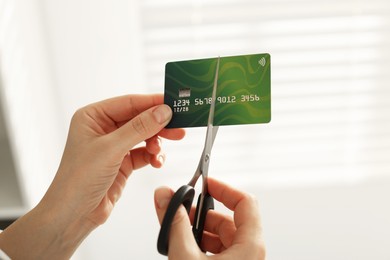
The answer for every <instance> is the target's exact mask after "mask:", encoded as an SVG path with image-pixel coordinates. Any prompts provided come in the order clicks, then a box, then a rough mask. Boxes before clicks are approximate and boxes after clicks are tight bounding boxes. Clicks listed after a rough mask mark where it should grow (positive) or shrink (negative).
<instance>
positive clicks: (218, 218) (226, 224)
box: [204, 210, 236, 248]
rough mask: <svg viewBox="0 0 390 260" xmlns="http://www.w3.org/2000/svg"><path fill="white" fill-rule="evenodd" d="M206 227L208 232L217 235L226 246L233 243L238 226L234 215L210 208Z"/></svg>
mask: <svg viewBox="0 0 390 260" xmlns="http://www.w3.org/2000/svg"><path fill="white" fill-rule="evenodd" d="M204 229H205V231H207V232H208V233H210V234H214V235H216V236H217V237H218V239H219V240H220V241H221V243H222V244H223V246H224V247H225V248H228V247H230V246H231V245H232V242H233V237H234V234H235V232H236V226H235V224H234V221H233V218H232V217H230V216H227V215H224V214H221V213H219V212H217V211H214V210H209V211H208V212H207V216H206V223H205V227H204Z"/></svg>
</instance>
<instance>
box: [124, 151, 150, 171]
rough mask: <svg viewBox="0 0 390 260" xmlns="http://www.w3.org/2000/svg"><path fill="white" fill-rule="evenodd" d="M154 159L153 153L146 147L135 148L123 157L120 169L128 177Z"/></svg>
mask: <svg viewBox="0 0 390 260" xmlns="http://www.w3.org/2000/svg"><path fill="white" fill-rule="evenodd" d="M151 160H152V155H151V154H150V153H148V151H147V150H146V148H145V147H139V148H136V149H133V150H131V151H129V152H128V153H127V155H126V156H125V157H124V158H123V161H122V165H121V167H120V170H121V171H122V172H123V173H124V174H125V176H126V177H127V178H128V177H129V176H130V174H131V173H132V171H133V170H137V169H140V168H142V167H144V166H146V165H148V164H150V161H151Z"/></svg>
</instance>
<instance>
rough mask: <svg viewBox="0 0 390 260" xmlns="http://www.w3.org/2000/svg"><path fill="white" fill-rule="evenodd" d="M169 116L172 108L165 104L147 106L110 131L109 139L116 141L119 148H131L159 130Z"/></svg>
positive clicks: (166, 122)
mask: <svg viewBox="0 0 390 260" xmlns="http://www.w3.org/2000/svg"><path fill="white" fill-rule="evenodd" d="M171 118H172V110H171V108H170V107H169V106H167V105H159V106H156V107H152V108H149V109H148V110H146V111H144V112H141V113H140V114H139V115H137V116H136V117H134V118H133V119H131V120H130V121H129V122H127V123H126V124H125V125H123V126H122V127H120V128H119V129H117V130H116V131H114V132H112V133H111V134H110V138H111V139H112V140H110V141H113V142H114V143H117V144H118V147H119V148H121V149H126V150H128V149H131V148H132V147H134V146H135V145H136V144H138V143H140V142H142V141H144V140H146V139H149V138H151V137H152V136H154V135H156V134H157V133H158V132H160V131H161V129H163V128H164V127H165V126H166V125H167V124H168V122H169V121H170V120H171Z"/></svg>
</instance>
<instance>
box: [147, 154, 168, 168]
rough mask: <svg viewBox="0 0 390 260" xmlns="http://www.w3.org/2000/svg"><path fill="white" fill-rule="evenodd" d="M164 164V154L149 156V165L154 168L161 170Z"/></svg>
mask: <svg viewBox="0 0 390 260" xmlns="http://www.w3.org/2000/svg"><path fill="white" fill-rule="evenodd" d="M164 162H165V154H163V153H159V154H157V155H154V154H153V155H151V159H150V165H152V167H154V168H161V167H162V166H163V165H164Z"/></svg>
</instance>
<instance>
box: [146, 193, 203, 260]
mask: <svg viewBox="0 0 390 260" xmlns="http://www.w3.org/2000/svg"><path fill="white" fill-rule="evenodd" d="M172 196H173V191H172V190H171V189H170V188H166V187H161V188H158V189H157V190H156V191H155V193H154V201H155V207H156V212H157V216H158V219H159V221H160V223H161V222H162V220H163V217H164V215H165V212H166V210H167V207H168V204H169V202H170V200H171V198H172ZM199 253H201V251H200V250H199V247H198V245H197V244H196V241H195V238H194V235H193V233H192V229H191V223H190V219H189V217H188V215H187V212H186V210H185V208H184V207H183V206H180V207H179V209H178V211H177V212H176V215H175V217H174V219H173V221H172V225H171V230H170V235H169V250H168V256H169V258H175V259H186V258H188V257H189V256H192V257H194V259H198V258H195V257H196V256H199Z"/></svg>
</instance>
